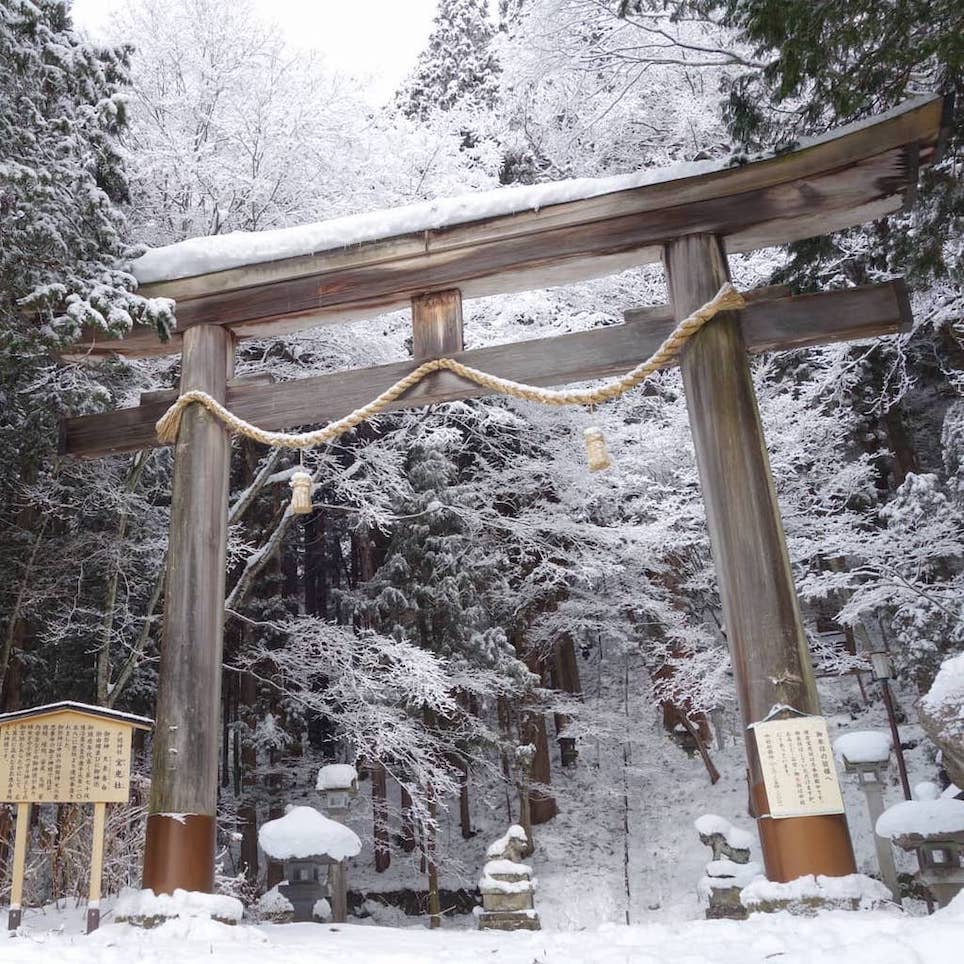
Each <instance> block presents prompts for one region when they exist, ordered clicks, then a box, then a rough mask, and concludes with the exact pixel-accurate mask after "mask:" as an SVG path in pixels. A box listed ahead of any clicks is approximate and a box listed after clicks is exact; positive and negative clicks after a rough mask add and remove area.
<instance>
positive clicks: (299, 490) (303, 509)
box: [288, 469, 313, 515]
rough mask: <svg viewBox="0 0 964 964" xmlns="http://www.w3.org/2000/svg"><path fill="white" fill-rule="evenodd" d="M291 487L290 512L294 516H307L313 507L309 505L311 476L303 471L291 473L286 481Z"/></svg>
mask: <svg viewBox="0 0 964 964" xmlns="http://www.w3.org/2000/svg"><path fill="white" fill-rule="evenodd" d="M288 485H290V486H291V511H292V512H293V513H294V514H295V515H308V513H310V512H311V510H312V508H313V506H312V504H311V475H310V474H309V473H308V472H306V471H305V470H304V469H298V471H297V472H292V474H291V478H290V479H289V480H288Z"/></svg>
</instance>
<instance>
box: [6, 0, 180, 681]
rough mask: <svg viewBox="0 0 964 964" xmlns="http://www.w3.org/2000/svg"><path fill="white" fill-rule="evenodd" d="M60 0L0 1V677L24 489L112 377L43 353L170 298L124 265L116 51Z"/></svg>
mask: <svg viewBox="0 0 964 964" xmlns="http://www.w3.org/2000/svg"><path fill="white" fill-rule="evenodd" d="M67 6H68V5H67V4H66V3H65V2H63V0H33V2H29V0H7V2H5V3H3V4H0V232H2V233H0V530H3V531H4V533H5V535H4V538H3V539H2V540H0V546H2V551H0V611H2V612H4V613H5V615H6V620H5V622H4V625H3V630H2V632H3V636H2V638H0V683H2V682H3V681H4V677H5V674H6V671H7V669H8V668H9V666H10V662H11V657H12V656H14V655H15V653H16V651H17V650H19V649H22V648H23V645H24V641H25V640H26V639H27V638H28V637H29V635H30V633H29V629H28V627H27V622H26V619H27V616H28V614H29V605H28V596H29V594H26V593H25V592H24V587H25V585H26V583H27V582H28V581H29V580H30V578H31V568H32V566H33V560H34V559H35V558H36V552H35V551H33V550H32V548H31V547H34V549H36V548H37V547H38V546H39V540H40V538H41V533H42V531H43V527H44V526H45V525H47V523H48V522H49V521H50V520H49V519H48V520H46V521H45V520H44V519H43V513H42V511H41V509H40V508H39V507H38V506H37V504H36V493H34V492H32V491H31V487H34V486H36V485H38V484H39V483H43V482H44V481H45V479H46V478H47V475H46V473H47V472H48V470H49V468H50V458H51V456H52V455H53V453H54V451H55V449H56V441H57V431H58V420H59V416H60V415H61V414H62V413H63V412H64V411H65V410H73V411H75V412H76V411H84V410H90V409H91V408H95V407H97V406H101V405H103V404H104V403H105V402H106V401H107V400H108V399H109V397H110V393H111V391H112V389H114V388H117V387H118V386H119V385H120V384H121V383H122V380H123V377H124V370H123V369H119V368H117V367H112V366H106V367H105V368H103V369H101V370H99V371H95V372H91V371H89V370H84V369H78V368H76V367H74V368H69V367H65V366H62V365H60V364H59V363H58V362H57V361H55V360H54V358H53V357H52V355H51V352H52V351H55V350H57V349H58V348H62V347H63V346H64V345H65V344H68V343H69V342H70V341H72V340H73V339H75V338H76V337H77V336H78V334H79V333H80V332H81V330H82V329H83V328H85V327H89V328H92V329H94V330H95V331H99V332H101V333H107V334H109V335H111V336H119V335H122V334H124V333H126V332H127V331H128V330H129V329H130V327H131V326H132V325H133V324H134V323H135V322H143V323H149V324H153V325H156V326H157V327H159V328H161V329H166V327H167V325H168V324H170V322H171V321H172V304H171V302H169V301H167V300H166V299H158V300H154V301H151V300H146V299H144V298H141V297H140V296H138V295H137V294H135V293H134V288H135V282H134V279H133V278H132V277H131V276H130V275H129V274H127V273H126V272H125V271H124V270H123V263H122V259H123V256H124V254H125V245H124V241H123V229H124V218H123V215H122V213H121V212H120V209H119V207H118V205H119V204H120V203H122V202H123V201H124V200H125V199H126V197H127V189H126V183H125V179H124V173H123V168H122V164H121V156H120V154H119V152H118V148H117V144H116V138H117V135H118V133H119V132H120V130H121V129H122V128H123V125H124V121H125V110H124V93H123V88H124V86H125V83H126V76H127V55H128V51H127V50H126V49H124V48H117V49H107V48H100V47H95V46H93V45H91V44H88V43H86V42H83V41H81V40H80V39H79V38H78V37H77V36H76V35H75V34H74V33H73V30H72V27H71V23H70V18H69V15H68V12H67ZM62 481H63V478H61V482H62ZM77 504H78V505H81V504H83V500H82V499H78V502H77ZM47 512H48V513H50V512H51V508H50V506H49V505H48V506H47ZM58 524H59V526H61V527H64V528H67V527H69V523H68V522H67V521H66V520H65V519H64V518H61V519H59V520H58ZM14 689H16V687H13V686H12V684H10V685H8V686H7V687H6V691H7V692H6V694H5V695H6V698H8V699H14V698H16V697H15V694H14V693H13V690H14Z"/></svg>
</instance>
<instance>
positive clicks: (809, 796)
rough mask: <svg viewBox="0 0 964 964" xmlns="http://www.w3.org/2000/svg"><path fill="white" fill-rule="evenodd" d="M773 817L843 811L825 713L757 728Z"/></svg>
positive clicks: (761, 761) (771, 723) (754, 729)
mask: <svg viewBox="0 0 964 964" xmlns="http://www.w3.org/2000/svg"><path fill="white" fill-rule="evenodd" d="M753 732H754V733H755V734H756V745H757V751H758V752H759V756H760V766H761V768H762V770H763V782H764V785H765V787H766V793H767V800H768V801H769V803H770V814H769V815H770V816H771V817H774V818H776V819H780V818H782V817H812V816H818V815H820V814H827V813H843V812H844V805H843V797H842V796H841V795H840V783H839V781H838V780H837V768H836V766H835V765H834V761H833V751H832V750H831V747H830V735H829V733H828V732H827V721H826V720H825V719H824V718H823V717H822V716H800V717H795V718H793V719H788V720H770V721H767V722H764V723H757V724H755V725H754V727H753Z"/></svg>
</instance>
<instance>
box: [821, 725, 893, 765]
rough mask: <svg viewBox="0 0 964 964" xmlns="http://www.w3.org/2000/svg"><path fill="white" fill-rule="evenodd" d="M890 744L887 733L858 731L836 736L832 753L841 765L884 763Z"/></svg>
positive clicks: (888, 754)
mask: <svg viewBox="0 0 964 964" xmlns="http://www.w3.org/2000/svg"><path fill="white" fill-rule="evenodd" d="M891 743H892V741H891V739H890V734H888V733H881V732H880V731H879V730H858V731H856V732H854V733H845V734H844V735H843V736H838V737H837V739H836V740H834V741H833V753H834V756H835V757H836V758H837V759H838V760H839V761H840V762H841V763H886V762H887V761H888V760H889V759H890V749H891Z"/></svg>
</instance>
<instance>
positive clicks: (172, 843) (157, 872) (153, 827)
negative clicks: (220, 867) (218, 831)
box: [144, 813, 215, 894]
mask: <svg viewBox="0 0 964 964" xmlns="http://www.w3.org/2000/svg"><path fill="white" fill-rule="evenodd" d="M214 842H215V821H214V817H209V816H207V815H205V814H200V813H188V814H181V815H178V816H170V815H168V814H164V813H152V814H150V815H149V816H148V818H147V840H146V842H145V845H144V886H145V887H149V888H150V889H151V890H153V891H154V893H155V894H172V893H174V891H175V890H176V889H177V888H181V889H182V890H199V891H203V892H204V893H207V894H210V893H211V892H212V891H213V890H214Z"/></svg>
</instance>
